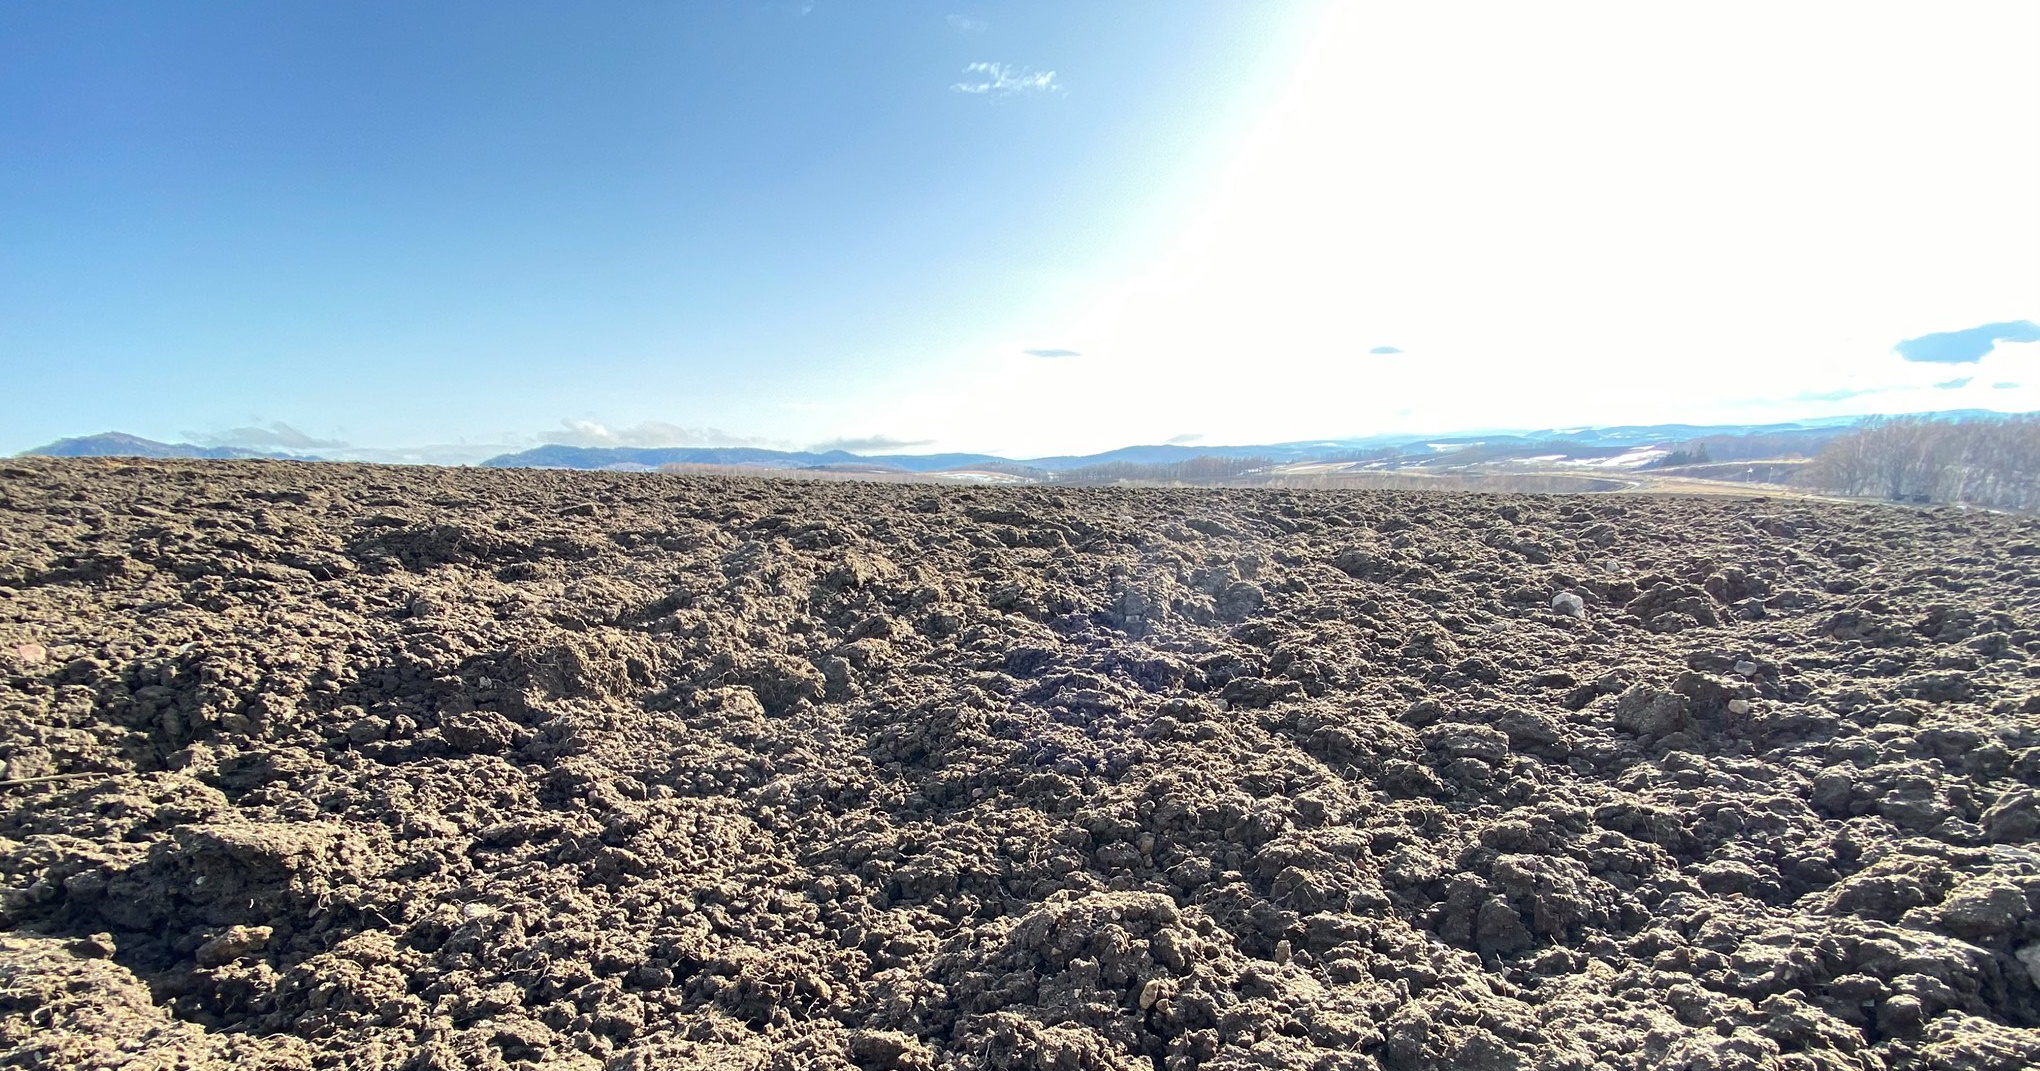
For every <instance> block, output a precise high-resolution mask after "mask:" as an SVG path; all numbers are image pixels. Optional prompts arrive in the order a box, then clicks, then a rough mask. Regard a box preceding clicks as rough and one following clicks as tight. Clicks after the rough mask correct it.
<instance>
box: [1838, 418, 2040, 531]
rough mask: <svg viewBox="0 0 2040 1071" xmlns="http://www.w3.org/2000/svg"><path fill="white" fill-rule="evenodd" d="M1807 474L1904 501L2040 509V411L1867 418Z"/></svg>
mask: <svg viewBox="0 0 2040 1071" xmlns="http://www.w3.org/2000/svg"><path fill="white" fill-rule="evenodd" d="M1801 479H1802V481H1803V482H1804V483H1805V484H1806V485H1807V486H1810V487H1816V488H1820V489H1822V490H1826V491H1834V492H1838V493H1840V494H1846V495H1865V496H1872V497H1878V498H1887V499H1891V500H1893V501H1898V502H1950V503H1954V502H1960V503H1966V504H1969V505H1976V506H1989V507H1993V508H1997V509H2016V510H2035V509H2040V414H2026V415H2023V416H2014V417H1989V418H1981V419H1974V420H1960V421H1949V420H1932V419H1928V418H1925V417H1887V418H1879V419H1875V420H1869V421H1865V422H1864V423H1863V424H1862V425H1861V426H1860V427H1858V428H1856V429H1855V430H1854V431H1851V432H1850V433H1848V434H1847V435H1843V436H1841V437H1840V438H1837V439H1835V440H1834V441H1832V442H1830V443H1829V444H1828V445H1827V447H1826V448H1825V449H1823V450H1822V451H1821V452H1820V455H1819V456H1818V457H1816V458H1814V460H1813V462H1812V463H1811V464H1809V465H1807V466H1806V468H1805V470H1804V471H1803V473H1802V476H1801Z"/></svg>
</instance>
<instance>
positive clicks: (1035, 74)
mask: <svg viewBox="0 0 2040 1071" xmlns="http://www.w3.org/2000/svg"><path fill="white" fill-rule="evenodd" d="M963 74H964V80H963V81H961V82H958V83H956V84H954V85H952V86H950V87H949V88H950V89H952V90H954V91H956V92H958V93H971V94H975V95H977V96H984V97H1011V96H1015V95H1017V94H1023V93H1053V92H1059V91H1061V89H1062V86H1061V85H1059V84H1057V83H1056V80H1055V72H1054V71H1037V70H1033V69H1031V68H1028V67H1014V66H1011V65H1010V64H1005V63H973V64H971V65H970V66H968V67H965V68H964V69H963Z"/></svg>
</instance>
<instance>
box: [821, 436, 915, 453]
mask: <svg viewBox="0 0 2040 1071" xmlns="http://www.w3.org/2000/svg"><path fill="white" fill-rule="evenodd" d="M934 441H935V440H933V439H895V438H893V437H892V436H890V435H866V436H862V437H858V436H852V437H850V438H844V439H830V440H829V441H827V442H819V443H816V444H815V445H814V450H815V451H816V452H817V453H827V452H829V451H831V450H842V451H844V452H846V453H852V454H875V453H878V452H880V451H883V450H906V449H911V448H913V447H916V446H927V445H929V444H931V443H933V442H934Z"/></svg>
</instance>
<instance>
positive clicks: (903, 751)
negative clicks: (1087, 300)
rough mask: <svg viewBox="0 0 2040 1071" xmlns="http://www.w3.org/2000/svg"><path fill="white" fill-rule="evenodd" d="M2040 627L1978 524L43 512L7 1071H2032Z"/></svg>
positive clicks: (7, 1002)
mask: <svg viewBox="0 0 2040 1071" xmlns="http://www.w3.org/2000/svg"><path fill="white" fill-rule="evenodd" d="M1561 596H1575V597H1576V598H1577V601H1576V602H1575V600H1574V599H1571V598H1561ZM2036 630H2040V528H2036V526H2035V525H2034V523H2032V522H2031V521H2027V520H2021V519H2015V518H2010V517H2005V516H1996V515H1988V514H1982V513H1964V512H1955V511H1950V510H1932V511H1922V510H1902V509H1895V508H1871V507H1856V506H1843V505H1822V504H1813V503H1808V502H1800V501H1766V500H1762V499H1748V500H1727V499H1678V498H1655V497H1618V496H1608V497H1532V496H1463V497H1454V496H1442V495H1425V494H1418V493H1338V492H1281V491H1163V490H1141V491H1116V490H1046V489H1010V490H953V489H950V490H938V489H931V488H926V487H912V486H892V485H877V484H806V483H796V482H765V481H744V480H708V479H691V478H673V477H663V476H645V475H622V474H587V473H571V474H570V473H555V472H521V471H495V470H434V469H389V468H374V467H361V466H344V465H296V464H288V463H239V462H219V463H196V464H194V463H130V462H124V461H116V462H108V461H99V460H54V459H50V460H42V459H39V460H15V461H10V462H5V463H0V762H4V778H5V780H6V784H5V786H4V787H0V897H4V899H0V1052H4V1055H0V1065H5V1066H15V1067H47V1068H57V1067H63V1068H101V1067H120V1066H134V1067H172V1066H175V1067H190V1068H215V1067H218V1068H224V1067H230V1066H231V1067H319V1068H325V1067H346V1068H418V1069H435V1068H441V1069H453V1068H487V1067H503V1066H522V1067H540V1066H543V1067H548V1068H555V1067H558V1068H582V1069H595V1068H616V1069H633V1071H638V1069H650V1068H664V1067H675V1068H677V1067H708V1068H741V1069H760V1068H837V1069H852V1068H861V1069H881V1068H894V1069H937V1068H959V1069H960V1068H1040V1069H1059V1071H1089V1069H1131V1068H1140V1069H1153V1068H1164V1069H1191V1068H1206V1069H1218V1068H1236V1069H1243V1068H1261V1069H1290V1068H1294V1069H1303V1068H1311V1069H1324V1071H1334V1069H1353V1071H1373V1069H1377V1068H1378V1069H1384V1071H1412V1069H1423V1068H1439V1069H1443V1068H1472V1069H1504V1068H1518V1067H1522V1068H1532V1067H1536V1068H1577V1069H1585V1068H1589V1067H1596V1068H1619V1069H1636V1071H1642V1069H1647V1068H1648V1069H1656V1068H1692V1069H1721V1071H1727V1069H1737V1068H1792V1069H1807V1071H1812V1069H1843V1068H1847V1069H1876V1068H2002V1069H2012V1068H2030V1067H2033V1066H2035V1065H2036V1064H2040V988H2036V980H2040V851H2036V837H2040V679H2036V677H2040V661H2036V658H2035V655H2036V653H2040V631H2036Z"/></svg>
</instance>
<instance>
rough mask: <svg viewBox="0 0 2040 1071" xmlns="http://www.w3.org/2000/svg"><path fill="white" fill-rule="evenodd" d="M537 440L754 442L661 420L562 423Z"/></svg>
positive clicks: (569, 442) (641, 443) (633, 443)
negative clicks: (625, 423) (615, 423)
mask: <svg viewBox="0 0 2040 1071" xmlns="http://www.w3.org/2000/svg"><path fill="white" fill-rule="evenodd" d="M539 439H540V440H541V441H543V442H548V443H556V444H558V445H560V446H598V447H599V446H635V447H660V446H755V445H758V440H756V439H746V438H743V437H741V436H736V435H731V434H729V433H728V432H725V431H721V430H718V429H716V428H685V427H681V426H680V425H678V424H668V423H666V422H665V421H662V420H647V421H645V422H644V423H642V424H633V425H631V426H629V427H622V428H612V427H610V426H608V425H607V424H601V423H597V422H596V421H593V420H562V421H560V430H559V431H549V432H542V433H540V435H539Z"/></svg>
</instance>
